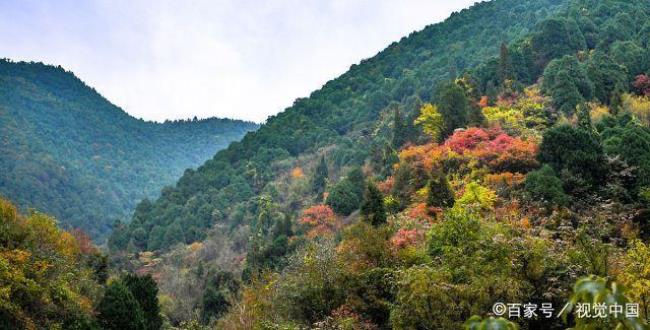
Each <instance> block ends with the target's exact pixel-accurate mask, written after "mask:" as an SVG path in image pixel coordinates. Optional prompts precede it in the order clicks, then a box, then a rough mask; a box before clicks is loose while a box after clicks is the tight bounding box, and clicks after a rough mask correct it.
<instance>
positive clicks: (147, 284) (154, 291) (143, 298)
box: [122, 274, 162, 330]
mask: <svg viewBox="0 0 650 330" xmlns="http://www.w3.org/2000/svg"><path fill="white" fill-rule="evenodd" d="M122 283H124V285H125V286H126V287H127V288H128V289H129V291H131V293H132V294H133V297H135V299H136V300H137V301H138V304H139V305H140V308H141V309H142V312H143V315H144V319H145V326H146V329H147V330H158V329H160V327H161V326H162V317H161V316H160V305H159V304H158V285H157V284H156V282H155V281H154V280H153V278H151V275H146V276H142V277H140V276H137V275H133V274H127V275H125V276H124V277H123V278H122Z"/></svg>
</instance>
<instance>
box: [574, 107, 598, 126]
mask: <svg viewBox="0 0 650 330" xmlns="http://www.w3.org/2000/svg"><path fill="white" fill-rule="evenodd" d="M576 115H577V119H578V128H581V129H583V130H585V131H587V132H594V126H593V123H592V122H591V114H590V109H589V106H587V105H586V104H584V103H580V104H578V108H577V112H576Z"/></svg>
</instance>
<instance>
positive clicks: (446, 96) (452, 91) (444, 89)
mask: <svg viewBox="0 0 650 330" xmlns="http://www.w3.org/2000/svg"><path fill="white" fill-rule="evenodd" d="M436 100H437V103H438V111H440V114H441V115H442V118H443V122H444V129H443V130H442V137H443V138H444V137H447V136H449V135H451V134H452V133H453V132H454V130H455V129H456V128H459V127H465V126H466V125H467V121H468V119H467V116H468V111H469V101H468V100H467V96H466V95H465V91H464V90H463V89H462V88H461V87H460V86H458V85H457V84H455V83H454V82H448V83H445V84H442V85H441V86H440V87H439V88H438V90H437V92H436Z"/></svg>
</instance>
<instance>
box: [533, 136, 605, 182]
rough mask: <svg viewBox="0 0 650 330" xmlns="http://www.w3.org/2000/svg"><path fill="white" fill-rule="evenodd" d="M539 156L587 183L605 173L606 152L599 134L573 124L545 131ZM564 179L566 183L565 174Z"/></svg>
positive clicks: (545, 161) (554, 167) (556, 167)
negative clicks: (575, 126)
mask: <svg viewBox="0 0 650 330" xmlns="http://www.w3.org/2000/svg"><path fill="white" fill-rule="evenodd" d="M538 158H539V160H540V162H542V163H546V164H549V165H550V166H551V167H552V168H553V170H555V172H556V173H561V172H562V171H567V172H568V173H569V174H570V175H572V176H573V177H576V178H579V179H583V180H585V183H586V184H587V185H594V184H598V183H600V182H601V181H602V180H603V177H604V174H605V167H604V166H605V158H604V153H603V149H602V146H601V145H600V142H599V141H598V139H597V137H596V136H595V135H594V134H592V133H590V132H587V131H585V130H583V129H580V128H574V127H572V126H570V125H560V126H556V127H552V128H549V129H548V130H546V132H544V136H543V138H542V143H541V145H540V147H539V155H538ZM563 179H564V181H565V187H566V183H567V181H566V178H563ZM568 188H571V187H568ZM575 188H577V187H575ZM568 190H569V191H571V190H573V189H568Z"/></svg>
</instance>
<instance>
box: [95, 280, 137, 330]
mask: <svg viewBox="0 0 650 330" xmlns="http://www.w3.org/2000/svg"><path fill="white" fill-rule="evenodd" d="M97 312H98V315H97V319H98V320H99V324H100V325H101V327H102V329H106V330H145V329H146V327H145V319H144V315H143V312H142V308H140V305H139V304H138V301H137V300H136V299H135V297H134V296H133V294H132V293H131V291H129V289H128V288H127V287H126V286H125V285H124V284H122V282H121V281H115V282H113V283H111V284H109V285H108V287H107V288H106V292H105V293H104V298H102V300H101V302H100V303H99V306H98V307H97Z"/></svg>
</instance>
